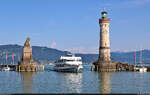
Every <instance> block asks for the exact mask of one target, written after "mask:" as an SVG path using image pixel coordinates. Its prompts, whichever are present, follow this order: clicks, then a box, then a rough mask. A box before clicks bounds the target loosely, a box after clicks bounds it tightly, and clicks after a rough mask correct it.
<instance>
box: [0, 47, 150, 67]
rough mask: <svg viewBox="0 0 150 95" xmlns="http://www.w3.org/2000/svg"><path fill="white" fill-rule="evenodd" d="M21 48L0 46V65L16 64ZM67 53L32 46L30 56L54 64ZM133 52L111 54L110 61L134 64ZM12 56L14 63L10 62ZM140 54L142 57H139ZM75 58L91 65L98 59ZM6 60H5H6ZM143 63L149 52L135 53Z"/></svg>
mask: <svg viewBox="0 0 150 95" xmlns="http://www.w3.org/2000/svg"><path fill="white" fill-rule="evenodd" d="M22 49H23V46H20V45H0V64H6V63H7V64H10V63H15V64H17V62H18V60H20V59H21V57H22ZM67 53H69V52H67V51H61V50H57V49H53V48H48V47H40V46H32V56H33V58H34V60H35V61H37V62H38V63H41V64H47V63H50V62H55V61H56V60H58V59H59V58H60V56H63V55H66V54H67ZM134 53H135V52H111V59H112V60H114V61H119V62H125V63H130V64H134ZM12 54H14V55H15V56H14V62H13V60H12ZM141 54H142V56H140V55H141ZM75 55H76V56H80V57H82V61H83V63H92V62H93V61H96V60H97V59H98V54H81V53H77V54H75ZM6 59H7V60H6ZM140 59H141V60H142V62H143V63H150V50H142V52H141V51H136V61H137V63H138V62H140V61H141V60H140Z"/></svg>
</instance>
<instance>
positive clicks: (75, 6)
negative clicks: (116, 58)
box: [0, 0, 150, 53]
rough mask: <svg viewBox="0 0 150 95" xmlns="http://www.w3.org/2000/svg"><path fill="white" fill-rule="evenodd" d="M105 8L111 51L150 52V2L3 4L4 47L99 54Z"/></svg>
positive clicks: (0, 38)
mask: <svg viewBox="0 0 150 95" xmlns="http://www.w3.org/2000/svg"><path fill="white" fill-rule="evenodd" d="M103 8H106V11H107V12H108V15H107V17H108V18H110V20H111V21H110V42H111V44H110V45H111V51H124V52H128V51H133V50H139V49H141V48H142V49H150V24H149V23H150V0H0V45H6V44H18V45H23V44H24V42H25V40H26V38H27V37H30V38H31V42H30V44H31V45H32V46H44V47H48V48H55V49H58V50H67V51H70V52H73V53H98V48H99V39H100V38H99V33H100V27H99V22H98V21H99V18H101V12H102V9H103Z"/></svg>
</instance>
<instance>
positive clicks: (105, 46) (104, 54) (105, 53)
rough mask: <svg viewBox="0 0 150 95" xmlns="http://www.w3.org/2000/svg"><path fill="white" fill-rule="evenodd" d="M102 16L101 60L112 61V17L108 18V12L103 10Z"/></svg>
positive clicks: (100, 22)
mask: <svg viewBox="0 0 150 95" xmlns="http://www.w3.org/2000/svg"><path fill="white" fill-rule="evenodd" d="M101 14H102V17H101V18H100V19H99V26H100V41H99V42H100V47H99V60H100V61H105V62H107V63H110V61H111V58H110V40H109V24H110V19H109V18H107V12H106V11H103V12H101Z"/></svg>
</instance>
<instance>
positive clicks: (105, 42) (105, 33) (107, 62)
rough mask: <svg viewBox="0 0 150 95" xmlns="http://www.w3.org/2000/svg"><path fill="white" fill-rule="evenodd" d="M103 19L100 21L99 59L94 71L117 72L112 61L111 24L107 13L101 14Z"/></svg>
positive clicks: (95, 63)
mask: <svg viewBox="0 0 150 95" xmlns="http://www.w3.org/2000/svg"><path fill="white" fill-rule="evenodd" d="M101 15H102V17H101V18H100V19H99V26H100V41H99V58H98V60H97V61H95V62H93V66H94V67H92V70H93V69H94V71H116V63H113V62H112V61H111V54H110V39H109V32H110V31H109V24H110V19H109V18H107V12H106V11H105V10H103V11H102V12H101Z"/></svg>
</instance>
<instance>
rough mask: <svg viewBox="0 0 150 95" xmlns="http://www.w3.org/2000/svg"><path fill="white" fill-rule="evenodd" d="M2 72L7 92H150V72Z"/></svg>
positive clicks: (1, 87)
mask: <svg viewBox="0 0 150 95" xmlns="http://www.w3.org/2000/svg"><path fill="white" fill-rule="evenodd" d="M45 67H46V70H45V71H39V72H15V71H7V72H6V71H0V94H4V93H150V90H149V89H150V85H149V83H150V72H143V73H140V72H93V71H91V70H90V69H91V65H90V64H85V65H83V67H84V69H83V71H82V72H81V73H63V72H55V71H52V70H51V69H50V67H49V66H45Z"/></svg>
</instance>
